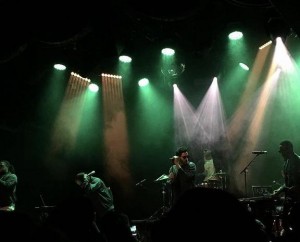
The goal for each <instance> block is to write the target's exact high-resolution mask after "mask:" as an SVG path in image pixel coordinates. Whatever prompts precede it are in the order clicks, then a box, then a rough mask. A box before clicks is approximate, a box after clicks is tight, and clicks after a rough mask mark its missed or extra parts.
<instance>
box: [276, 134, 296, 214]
mask: <svg viewBox="0 0 300 242" xmlns="http://www.w3.org/2000/svg"><path fill="white" fill-rule="evenodd" d="M279 153H280V154H281V156H282V158H283V162H284V164H283V168H282V176H283V178H284V184H283V185H282V186H281V187H280V188H279V189H277V190H275V191H274V193H273V195H274V196H278V195H280V194H282V193H284V195H285V201H284V206H283V209H284V211H283V213H284V217H285V218H287V216H288V213H289V211H290V209H291V208H292V207H293V205H294V204H295V203H298V202H300V157H299V155H297V154H296V153H295V152H294V147H293V143H292V142H291V141H289V140H284V141H282V142H281V143H280V145H279Z"/></svg>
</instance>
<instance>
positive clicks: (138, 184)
mask: <svg viewBox="0 0 300 242" xmlns="http://www.w3.org/2000/svg"><path fill="white" fill-rule="evenodd" d="M146 180H147V179H143V180H141V181H140V182H138V183H137V184H135V185H136V186H141V185H143V183H144V182H145V181H146Z"/></svg>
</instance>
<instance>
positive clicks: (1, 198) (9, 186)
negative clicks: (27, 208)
mask: <svg viewBox="0 0 300 242" xmlns="http://www.w3.org/2000/svg"><path fill="white" fill-rule="evenodd" d="M17 183H18V178H17V175H16V174H15V170H14V167H13V165H12V164H11V163H10V162H9V161H7V160H1V161H0V210H4V211H14V210H15V207H16V200H17V199H16V198H17V197H16V188H17Z"/></svg>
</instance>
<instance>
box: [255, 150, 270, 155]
mask: <svg viewBox="0 0 300 242" xmlns="http://www.w3.org/2000/svg"><path fill="white" fill-rule="evenodd" d="M267 153H268V151H266V150H258V151H252V154H255V155H263V154H267Z"/></svg>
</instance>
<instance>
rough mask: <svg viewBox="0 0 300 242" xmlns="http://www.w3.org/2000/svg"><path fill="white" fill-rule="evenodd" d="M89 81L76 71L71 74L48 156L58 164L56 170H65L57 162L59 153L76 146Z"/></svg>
mask: <svg viewBox="0 0 300 242" xmlns="http://www.w3.org/2000/svg"><path fill="white" fill-rule="evenodd" d="M89 83H90V81H89V80H88V79H86V78H82V77H81V76H79V75H77V74H75V73H71V75H70V78H69V81H68V85H67V88H66V92H65V96H64V98H63V102H62V104H61V107H60V109H59V112H58V116H57V118H56V120H55V122H54V126H53V131H52V135H51V141H50V142H51V143H50V149H49V154H48V157H47V158H48V163H52V164H53V165H56V166H57V169H56V171H55V172H61V173H64V172H65V171H64V169H61V168H62V167H61V165H62V164H56V163H59V161H57V158H58V157H59V156H60V155H59V154H62V153H64V154H65V153H69V152H71V151H72V150H73V148H74V145H75V142H76V138H77V135H78V129H79V125H80V122H81V118H82V116H83V115H82V111H83V106H84V102H85V98H86V90H87V88H88V85H89Z"/></svg>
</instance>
